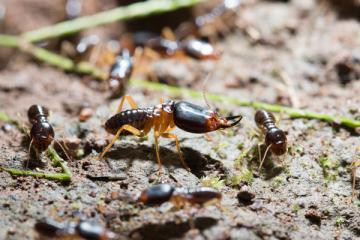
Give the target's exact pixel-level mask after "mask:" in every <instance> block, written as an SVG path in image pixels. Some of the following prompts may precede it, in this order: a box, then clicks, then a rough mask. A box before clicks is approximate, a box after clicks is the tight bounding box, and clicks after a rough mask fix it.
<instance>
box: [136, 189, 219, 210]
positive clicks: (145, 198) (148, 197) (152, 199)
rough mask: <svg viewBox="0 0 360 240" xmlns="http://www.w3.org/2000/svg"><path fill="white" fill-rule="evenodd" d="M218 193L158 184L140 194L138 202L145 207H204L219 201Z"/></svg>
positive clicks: (212, 190) (211, 190) (213, 190)
mask: <svg viewBox="0 0 360 240" xmlns="http://www.w3.org/2000/svg"><path fill="white" fill-rule="evenodd" d="M221 198H222V195H221V193H220V192H218V191H217V190H215V189H213V188H209V187H195V188H176V187H173V186H172V185H170V184H159V185H155V186H152V187H150V188H149V189H147V190H144V191H143V192H141V194H140V196H139V198H138V202H141V203H143V204H146V205H158V204H162V203H164V202H168V201H169V202H171V203H172V204H174V206H176V207H183V206H185V205H186V204H190V205H200V206H202V205H204V204H205V203H208V202H210V201H214V200H215V201H219V202H220V201H221Z"/></svg>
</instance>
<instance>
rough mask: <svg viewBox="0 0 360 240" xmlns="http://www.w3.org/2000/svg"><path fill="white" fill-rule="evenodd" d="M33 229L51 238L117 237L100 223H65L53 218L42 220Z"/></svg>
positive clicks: (100, 239)
mask: <svg viewBox="0 0 360 240" xmlns="http://www.w3.org/2000/svg"><path fill="white" fill-rule="evenodd" d="M34 227H35V230H36V231H37V232H38V233H40V234H41V235H44V236H47V237H50V238H51V239H54V238H55V239H88V240H110V239H118V236H117V234H115V233H113V232H111V231H108V230H107V229H106V228H104V227H102V226H101V225H99V224H97V223H95V222H90V221H80V222H78V223H76V222H69V223H67V224H63V223H58V222H55V221H53V220H42V221H38V222H36V224H35V226H34Z"/></svg>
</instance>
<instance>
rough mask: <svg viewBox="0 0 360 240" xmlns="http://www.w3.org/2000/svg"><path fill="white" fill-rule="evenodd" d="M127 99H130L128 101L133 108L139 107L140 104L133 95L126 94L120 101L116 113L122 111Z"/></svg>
mask: <svg viewBox="0 0 360 240" xmlns="http://www.w3.org/2000/svg"><path fill="white" fill-rule="evenodd" d="M125 100H127V101H128V103H129V104H130V107H131V108H132V109H136V108H138V105H137V104H136V102H135V100H134V99H133V98H132V97H131V96H129V95H125V96H123V97H122V98H121V101H120V104H119V107H118V108H117V110H116V113H119V112H121V111H122V108H123V106H124V102H125Z"/></svg>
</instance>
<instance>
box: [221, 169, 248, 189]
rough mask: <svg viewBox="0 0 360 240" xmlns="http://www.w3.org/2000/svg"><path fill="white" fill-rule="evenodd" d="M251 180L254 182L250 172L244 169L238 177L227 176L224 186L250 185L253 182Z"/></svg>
mask: <svg viewBox="0 0 360 240" xmlns="http://www.w3.org/2000/svg"><path fill="white" fill-rule="evenodd" d="M253 180H254V175H253V173H252V172H251V171H250V170H248V169H245V170H243V172H242V173H241V174H240V175H232V176H228V177H227V179H226V184H227V185H229V186H239V185H240V183H242V182H244V183H247V184H248V185H250V184H251V183H252V182H253Z"/></svg>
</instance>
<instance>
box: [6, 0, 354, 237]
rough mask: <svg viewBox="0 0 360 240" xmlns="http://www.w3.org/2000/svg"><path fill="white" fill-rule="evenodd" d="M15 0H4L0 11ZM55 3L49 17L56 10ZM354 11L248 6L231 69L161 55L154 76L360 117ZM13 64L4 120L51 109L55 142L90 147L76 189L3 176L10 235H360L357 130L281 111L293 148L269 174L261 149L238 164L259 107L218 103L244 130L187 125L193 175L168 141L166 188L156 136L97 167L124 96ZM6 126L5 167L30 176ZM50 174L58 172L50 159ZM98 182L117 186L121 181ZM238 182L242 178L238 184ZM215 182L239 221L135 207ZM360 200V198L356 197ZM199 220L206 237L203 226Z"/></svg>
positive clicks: (223, 43) (210, 211)
mask: <svg viewBox="0 0 360 240" xmlns="http://www.w3.org/2000/svg"><path fill="white" fill-rule="evenodd" d="M10 2H13V1H0V6H3V7H4V6H5V7H6V6H8V5H11V4H10ZM14 2H15V1H14ZM27 2H31V1H27ZM33 2H36V1H33ZM40 2H43V1H40ZM57 2H61V1H57ZM349 2H352V1H349ZM354 2H355V1H354ZM7 4H8V5H7ZM12 4H14V3H12ZM53 4H54V6H51V4H49V6H47V8H50V9H53V8H56V4H55V2H54V3H53ZM31 6H33V7H36V5H31ZM44 8H45V6H44ZM200 8H201V7H200ZM343 8H344V7H343V6H342V7H341V8H340V7H339V9H341V12H340V15H338V12H337V11H336V10H337V9H338V6H337V5H336V4H335V5H327V4H325V3H324V1H321V3H319V2H317V1H315V0H306V1H303V0H292V1H244V3H243V5H242V6H241V7H240V9H239V10H238V12H237V19H236V23H237V27H236V28H235V29H234V30H233V31H232V32H231V33H229V34H227V36H226V37H225V38H223V39H222V38H221V39H220V40H219V41H218V42H217V43H216V47H217V48H218V49H221V50H222V52H223V54H222V57H221V59H220V60H219V61H218V62H211V61H205V62H204V61H203V62H199V61H195V60H186V61H183V60H177V59H162V60H161V59H159V60H156V61H153V62H152V63H151V66H152V67H153V70H154V74H155V76H158V78H159V79H161V80H162V81H164V82H168V83H171V84H175V85H180V86H188V87H191V88H195V89H198V90H202V88H203V78H204V77H205V76H206V74H207V73H208V72H209V71H212V76H211V77H210V79H209V80H208V81H207V83H206V87H205V88H206V91H208V92H214V93H218V94H223V95H225V94H226V95H230V96H235V97H238V98H240V99H248V100H256V101H264V102H268V103H281V104H286V105H287V104H292V105H294V106H296V107H299V108H304V109H309V110H312V111H316V112H321V113H327V114H335V115H343V116H346V117H349V118H354V119H359V118H360V108H359V106H360V95H359V90H360V81H359V79H360V36H359V33H360V24H359V22H358V20H357V19H356V18H353V17H356V16H354V15H349V17H346V18H344V17H343V14H344V10H343ZM5 9H6V8H5ZM17 10H19V11H20V10H21V9H20V8H17ZM53 10H54V9H53ZM100 10H103V9H97V11H100ZM39 11H40V10H39ZM42 11H44V10H42ZM89 11H90V10H89ZM91 11H93V10H91ZM91 11H90V12H91ZM30 12H31V11H30ZM55 12H57V13H55ZM345 12H346V11H345ZM40 13H41V11H40ZM50 13H51V14H50ZM19 14H21V13H17V15H19ZM24 14H25V13H24ZM26 14H31V13H29V12H27V13H26ZM33 14H37V15H39V13H36V11H35V12H34V13H33ZM62 14H64V13H62V12H61V11H60V10H59V9H58V8H57V9H56V11H55V10H54V11H51V12H47V15H41V14H40V15H41V16H43V17H41V18H40V17H38V18H36V19H34V22H31V21H32V20H29V21H30V22H31V23H27V24H26V26H31V27H29V28H36V27H39V26H43V25H49V24H52V23H54V22H57V21H60V20H63V18H64V16H62ZM48 15H49V16H48ZM30 16H31V15H30ZM46 16H48V17H46ZM24 19H25V18H24ZM26 19H28V18H26ZM29 19H32V18H31V17H30V18H29ZM41 19H45V20H41ZM2 21H3V20H2V18H1V15H0V26H1V27H2V29H6V28H7V27H9V25H7V24H8V23H6V22H5V23H4V22H2ZM36 21H39V23H36ZM42 21H45V22H42ZM148 21H149V20H148ZM11 24H15V25H11V26H17V28H16V29H14V31H9V30H5V31H4V32H18V31H23V30H28V28H27V27H26V26H25V25H23V26H22V25H21V22H15V20H14V22H12V23H11ZM123 27H124V26H123ZM103 28H105V29H106V26H105V27H103ZM104 32H106V31H104ZM70 40H71V39H70ZM53 49H58V48H57V47H54V48H53ZM3 51H4V52H5V51H6V50H3V49H0V53H2V52H3ZM4 54H5V53H4ZM0 55H1V54H0ZM12 55H13V56H11V57H9V56H8V57H7V58H5V59H4V58H1V59H2V60H1V61H2V62H1V63H2V64H1V65H3V66H4V68H3V69H2V71H1V72H0V109H1V111H3V112H5V113H7V114H8V115H10V116H12V117H13V118H16V119H17V120H18V121H19V122H20V123H22V124H24V125H27V124H28V123H27V119H26V111H27V109H28V107H29V106H30V105H31V104H35V103H37V104H43V105H45V106H47V107H48V108H49V109H50V110H51V117H50V122H51V123H52V124H53V126H54V128H55V130H56V137H57V138H58V139H62V138H63V139H74V138H76V139H75V140H74V141H75V142H77V143H76V144H75V146H78V147H79V148H80V151H79V150H78V151H77V152H78V158H77V159H76V160H73V161H69V162H68V165H69V167H70V169H71V171H72V173H73V179H72V181H71V183H69V184H62V183H59V182H53V181H49V180H43V179H34V178H31V177H12V176H11V175H10V174H8V173H5V172H0V176H1V178H2V180H1V181H0V189H1V194H0V213H1V214H0V215H1V217H0V239H34V238H36V237H37V235H36V233H35V231H34V230H33V225H34V223H35V222H36V220H38V219H42V218H44V217H45V218H52V219H56V220H58V221H71V220H76V219H79V218H86V219H94V220H96V221H99V222H100V223H101V224H103V225H106V226H107V227H108V228H109V229H111V230H113V231H114V232H117V233H119V234H121V236H122V237H123V238H124V239H127V238H130V239H169V238H172V239H179V238H181V239H358V238H360V214H359V206H360V204H359V201H358V200H356V201H355V202H354V203H349V199H350V196H351V174H350V168H349V166H350V164H351V162H352V161H353V160H354V159H355V158H356V157H357V158H359V155H356V154H358V153H357V152H356V148H357V147H358V146H359V136H358V134H356V133H354V132H349V131H348V130H347V129H343V128H338V127H335V126H330V125H329V124H326V123H323V122H319V121H316V120H304V119H296V120H294V119H289V118H287V117H286V115H277V117H279V118H280V119H281V120H280V122H279V124H278V125H279V127H280V128H281V129H283V130H285V131H286V133H287V138H288V142H289V150H288V153H287V154H286V155H285V156H283V157H275V156H270V157H269V158H268V160H267V161H266V163H265V166H264V169H262V170H261V171H260V172H259V171H258V170H257V167H258V164H259V162H258V158H257V154H256V153H253V152H252V151H250V153H249V154H248V155H246V156H245V157H243V159H242V161H241V164H240V165H239V164H238V163H239V160H236V159H239V157H240V156H241V154H242V153H243V152H244V151H246V150H248V149H252V148H254V149H256V146H257V143H259V142H261V141H263V139H262V138H261V137H257V135H256V126H255V124H254V121H253V116H254V110H253V109H249V108H241V107H236V106H233V105H226V104H219V103H212V104H213V105H215V107H218V108H219V109H221V112H222V113H223V114H229V113H232V114H242V115H244V119H243V120H242V123H241V125H240V126H239V127H235V128H232V129H229V130H228V131H224V132H214V133H211V134H209V135H208V137H205V136H204V135H194V134H189V133H186V132H183V131H181V130H179V129H176V130H175V131H174V132H175V133H176V134H177V135H178V136H179V138H180V139H181V146H182V150H183V152H184V155H185V159H186V161H187V163H188V165H189V166H190V168H191V172H188V171H186V170H185V169H184V168H182V167H181V165H180V163H179V161H178V155H177V153H176V150H175V146H174V144H173V142H172V141H168V140H165V139H161V159H162V161H163V163H164V174H163V175H162V176H161V178H160V179H159V178H158V176H157V165H156V161H155V158H154V147H153V139H152V137H151V136H150V137H149V138H145V139H140V140H139V139H138V138H136V137H131V136H129V137H124V138H122V139H121V140H119V141H117V143H116V144H115V147H113V148H112V149H111V151H110V152H109V154H108V155H107V156H108V158H107V161H104V160H103V161H97V160H96V157H97V156H98V153H99V152H100V151H101V149H102V148H103V147H104V146H105V145H106V143H107V141H108V140H109V139H110V136H108V135H107V134H106V132H105V130H104V129H103V128H102V125H103V123H104V122H105V121H106V119H107V118H108V117H109V116H110V115H111V113H113V112H114V111H115V108H116V105H117V104H118V100H109V99H108V93H107V92H106V91H101V90H99V84H98V83H97V82H96V81H95V80H91V79H90V80H89V78H88V77H81V76H77V75H73V74H67V73H64V72H62V71H59V70H56V69H54V68H51V67H48V66H46V65H44V64H39V63H36V62H34V61H32V60H31V59H30V58H29V57H25V56H23V55H22V54H19V53H16V55H15V54H12ZM128 94H130V95H131V96H133V98H134V99H135V100H136V102H137V103H138V104H139V105H140V106H152V105H154V104H157V103H158V102H159V97H160V96H162V97H164V98H173V96H171V95H170V96H167V95H161V93H158V92H152V91H148V90H144V89H137V88H129V90H128ZM184 100H186V101H190V102H194V103H197V104H199V105H202V106H205V103H204V101H203V100H195V99H191V98H188V97H185V96H184ZM83 108H90V109H92V110H93V115H92V116H91V117H90V119H88V120H87V121H85V122H80V121H79V120H78V119H79V113H80V111H81V109H83ZM0 127H1V128H0V132H1V138H0V149H1V151H0V164H1V165H2V166H7V167H14V168H18V169H23V163H24V162H26V161H27V160H28V147H27V146H28V145H27V144H28V143H26V136H24V135H23V134H22V133H21V132H20V131H18V130H17V129H16V128H15V127H14V126H12V125H9V124H6V123H1V122H0ZM43 158H44V159H46V156H43ZM235 163H237V165H236V164H235ZM40 171H59V169H57V168H54V167H52V166H51V164H50V163H47V164H46V166H44V167H43V168H42V169H40ZM246 173H247V174H246ZM251 175H253V178H251V177H249V176H251ZM89 176H110V177H112V178H113V181H96V180H91V178H89ZM234 176H238V178H239V179H241V180H242V181H238V182H236V181H235V180H234ZM216 177H217V178H219V179H220V180H221V181H222V182H220V184H217V185H220V186H219V190H220V191H221V192H222V193H223V201H222V205H223V206H224V208H225V209H227V211H222V210H221V209H219V208H217V207H216V206H208V207H204V208H200V209H196V208H189V209H184V210H174V209H172V208H171V206H169V205H168V204H164V205H162V206H160V207H151V208H150V207H144V206H142V205H140V204H137V203H134V201H133V199H134V198H135V197H136V196H137V195H138V194H139V193H140V191H142V190H143V189H145V188H147V187H149V186H150V185H152V184H155V183H157V182H170V183H173V184H175V185H177V186H189V187H191V186H200V185H204V184H206V183H207V182H208V181H206V180H209V179H210V180H214V179H215V178H216ZM357 177H358V178H357V179H358V180H359V178H360V175H359V176H357ZM221 183H223V184H221ZM358 192H359V188H357V196H358ZM189 218H192V219H193V220H194V222H195V229H191V228H190V223H189Z"/></svg>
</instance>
